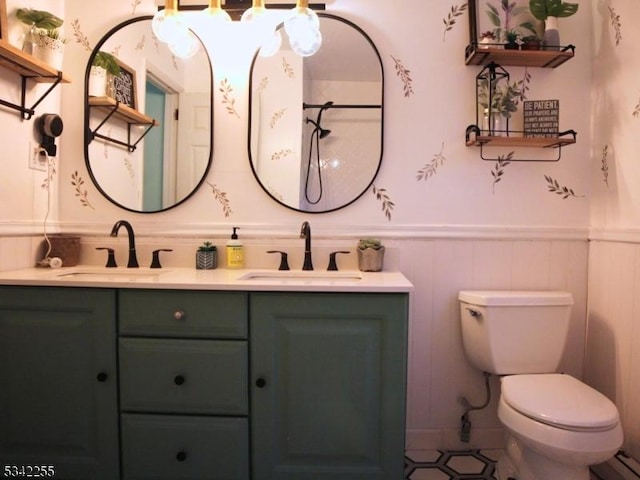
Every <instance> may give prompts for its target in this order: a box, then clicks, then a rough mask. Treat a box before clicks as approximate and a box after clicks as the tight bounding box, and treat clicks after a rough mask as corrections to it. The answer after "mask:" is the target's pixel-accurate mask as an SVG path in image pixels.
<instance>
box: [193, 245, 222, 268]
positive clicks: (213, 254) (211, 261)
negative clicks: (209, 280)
mask: <svg viewBox="0 0 640 480" xmlns="http://www.w3.org/2000/svg"><path fill="white" fill-rule="evenodd" d="M217 266H218V250H217V248H216V246H215V245H213V244H212V243H211V242H204V243H203V244H202V245H200V246H199V247H198V250H197V251H196V269H197V270H213V269H214V268H216V267H217Z"/></svg>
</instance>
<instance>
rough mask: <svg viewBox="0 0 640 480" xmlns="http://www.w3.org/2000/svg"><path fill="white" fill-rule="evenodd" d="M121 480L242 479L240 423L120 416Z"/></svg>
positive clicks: (245, 432) (245, 443)
mask: <svg viewBox="0 0 640 480" xmlns="http://www.w3.org/2000/svg"><path fill="white" fill-rule="evenodd" d="M122 468H123V479H124V480H182V479H184V480H200V479H202V480H204V479H207V480H210V479H213V478H215V479H219V480H248V479H249V427H248V421H247V419H246V418H216V417H194V416H189V417H185V416H179V415H171V416H169V415H137V414H124V415H122Z"/></svg>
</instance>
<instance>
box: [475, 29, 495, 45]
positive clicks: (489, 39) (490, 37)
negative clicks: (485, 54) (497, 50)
mask: <svg viewBox="0 0 640 480" xmlns="http://www.w3.org/2000/svg"><path fill="white" fill-rule="evenodd" d="M496 43H497V39H496V35H495V33H493V32H492V31H491V30H487V31H486V32H482V34H480V42H478V46H479V47H480V48H489V47H493V46H496V45H495V44H496Z"/></svg>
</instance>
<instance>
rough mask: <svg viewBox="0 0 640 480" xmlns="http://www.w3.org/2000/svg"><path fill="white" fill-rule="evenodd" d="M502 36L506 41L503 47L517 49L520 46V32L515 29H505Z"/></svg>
mask: <svg viewBox="0 0 640 480" xmlns="http://www.w3.org/2000/svg"><path fill="white" fill-rule="evenodd" d="M504 38H505V40H506V42H507V43H506V44H505V46H504V48H506V49H511V50H518V49H519V48H520V45H519V44H518V40H519V39H520V33H519V32H518V31H517V30H507V32H506V33H505V34H504Z"/></svg>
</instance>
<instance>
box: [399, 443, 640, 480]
mask: <svg viewBox="0 0 640 480" xmlns="http://www.w3.org/2000/svg"><path fill="white" fill-rule="evenodd" d="M500 455H502V450H466V451H439V450H414V451H408V452H406V453H405V462H404V464H405V467H404V477H405V479H406V480H496V477H495V476H494V475H495V463H496V461H497V460H498V459H499V458H500ZM627 478H640V477H638V476H633V477H627V476H626V475H625V476H621V475H620V474H618V473H616V472H615V471H613V470H611V469H610V468H606V469H605V470H604V471H602V472H601V473H600V474H596V473H595V472H592V473H591V480H625V479H627ZM550 480H551V479H550Z"/></svg>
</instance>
